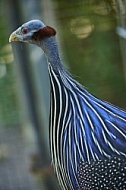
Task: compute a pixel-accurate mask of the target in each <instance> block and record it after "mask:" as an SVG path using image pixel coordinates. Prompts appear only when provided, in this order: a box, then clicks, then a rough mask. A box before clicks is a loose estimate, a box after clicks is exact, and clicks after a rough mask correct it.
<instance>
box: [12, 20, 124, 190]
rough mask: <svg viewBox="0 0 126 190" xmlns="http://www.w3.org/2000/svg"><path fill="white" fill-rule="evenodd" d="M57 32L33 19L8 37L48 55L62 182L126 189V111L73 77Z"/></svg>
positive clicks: (54, 144) (72, 186) (56, 163)
mask: <svg viewBox="0 0 126 190" xmlns="http://www.w3.org/2000/svg"><path fill="white" fill-rule="evenodd" d="M24 28H25V32H24ZM55 34H56V31H55V30H54V29H53V28H51V27H48V26H46V25H45V24H44V23H43V22H41V21H38V20H33V21H29V22H27V23H25V24H23V25H22V26H21V27H19V28H18V29H17V30H16V31H15V32H13V33H12V34H11V36H10V39H9V40H10V41H23V42H30V43H34V44H36V45H38V46H40V47H41V48H42V50H43V51H44V53H45V55H46V58H47V61H48V71H49V77H50V86H51V96H50V97H51V98H50V124H49V136H50V149H51V156H52V164H53V167H54V170H55V173H56V175H57V178H58V180H59V183H60V185H61V187H62V189H64V190H81V189H84V190H97V189H98V190H107V189H109V190H124V189H126V175H125V173H126V112H125V111H124V110H122V109H120V108H118V107H116V106H114V105H112V104H110V103H108V102H106V101H103V100H100V99H98V98H96V97H95V96H93V95H92V94H90V93H89V92H88V91H87V90H86V89H85V88H84V87H83V86H82V85H81V84H79V83H78V82H77V81H75V80H74V79H73V78H72V77H71V75H70V74H69V73H68V72H67V71H66V70H65V69H64V67H63V65H62V63H61V59H60V56H59V52H58V46H57V43H56V40H55Z"/></svg>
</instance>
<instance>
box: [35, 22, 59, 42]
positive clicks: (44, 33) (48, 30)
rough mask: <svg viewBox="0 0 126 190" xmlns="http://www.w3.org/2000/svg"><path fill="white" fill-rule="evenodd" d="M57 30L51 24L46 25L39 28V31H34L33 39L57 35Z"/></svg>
mask: <svg viewBox="0 0 126 190" xmlns="http://www.w3.org/2000/svg"><path fill="white" fill-rule="evenodd" d="M55 35H56V31H55V29H54V28H52V27H50V26H45V27H44V28H42V29H40V30H38V31H37V32H34V34H33V36H32V39H33V40H35V41H38V40H41V39H43V38H47V37H50V36H55Z"/></svg>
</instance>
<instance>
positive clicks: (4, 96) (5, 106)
mask: <svg viewBox="0 0 126 190" xmlns="http://www.w3.org/2000/svg"><path fill="white" fill-rule="evenodd" d="M3 11H4V10H3V9H2V1H0V123H1V124H5V125H7V124H9V125H13V124H17V123H18V122H19V110H18V106H17V101H16V81H15V76H14V71H13V64H12V61H13V54H12V48H11V45H10V44H9V42H8V33H7V25H6V22H5V15H4V12H3Z"/></svg>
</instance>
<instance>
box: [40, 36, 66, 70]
mask: <svg viewBox="0 0 126 190" xmlns="http://www.w3.org/2000/svg"><path fill="white" fill-rule="evenodd" d="M39 46H40V47H41V48H42V50H43V51H44V53H45V55H46V58H47V61H48V63H49V64H50V65H51V66H52V68H53V69H54V70H55V71H58V70H60V71H61V70H62V69H63V65H62V63H61V60H60V56H59V51H58V45H57V43H56V40H55V37H53V36H52V37H50V38H45V39H43V40H42V41H41V42H40V45H39Z"/></svg>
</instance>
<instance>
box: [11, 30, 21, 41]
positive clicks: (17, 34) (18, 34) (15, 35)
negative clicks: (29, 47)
mask: <svg viewBox="0 0 126 190" xmlns="http://www.w3.org/2000/svg"><path fill="white" fill-rule="evenodd" d="M13 41H23V36H22V35H21V29H20V28H18V29H17V30H15V31H14V32H13V33H12V34H11V35H10V37H9V42H13Z"/></svg>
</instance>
